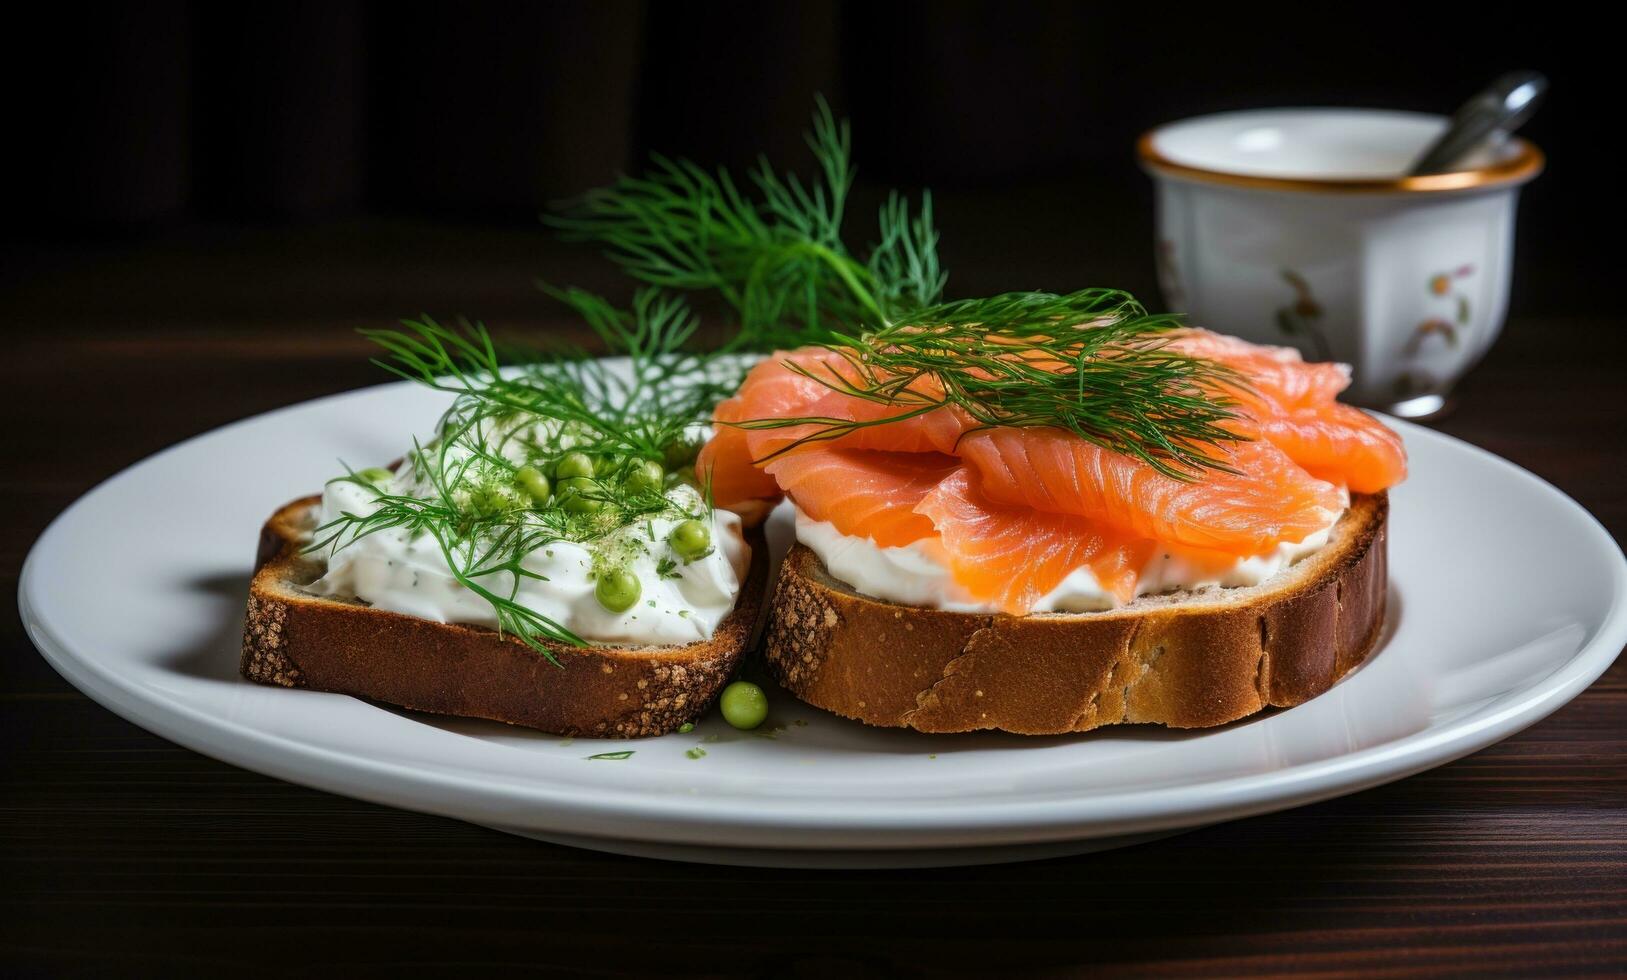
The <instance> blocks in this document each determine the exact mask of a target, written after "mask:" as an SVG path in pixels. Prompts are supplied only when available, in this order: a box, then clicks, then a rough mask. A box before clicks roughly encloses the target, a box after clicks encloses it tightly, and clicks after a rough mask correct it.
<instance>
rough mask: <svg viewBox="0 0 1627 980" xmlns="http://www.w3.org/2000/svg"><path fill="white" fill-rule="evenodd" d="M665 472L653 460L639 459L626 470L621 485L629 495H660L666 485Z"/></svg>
mask: <svg viewBox="0 0 1627 980" xmlns="http://www.w3.org/2000/svg"><path fill="white" fill-rule="evenodd" d="M666 479H667V471H666V470H664V469H662V468H661V464H660V463H657V462H656V461H655V460H653V459H641V460H639V461H637V462H636V463H634V464H633V465H632V467H630V468H629V469H628V470H627V475H626V476H624V477H622V478H621V485H622V486H624V487H626V488H627V490H628V491H629V492H631V493H660V492H661V488H662V486H663V485H664V484H665V483H666Z"/></svg>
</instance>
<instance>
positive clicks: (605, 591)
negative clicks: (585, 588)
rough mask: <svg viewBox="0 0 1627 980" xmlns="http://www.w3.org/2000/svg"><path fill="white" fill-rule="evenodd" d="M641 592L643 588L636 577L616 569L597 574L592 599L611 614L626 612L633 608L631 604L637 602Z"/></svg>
mask: <svg viewBox="0 0 1627 980" xmlns="http://www.w3.org/2000/svg"><path fill="white" fill-rule="evenodd" d="M643 591H644V586H642V585H641V584H639V581H638V576H637V575H634V574H633V573H632V572H629V571H628V570H627V569H625V568H616V569H611V570H610V571H606V572H601V573H599V580H598V581H597V582H596V583H594V586H593V597H594V598H595V599H598V600H599V605H601V606H603V607H605V608H606V609H608V610H610V611H611V612H626V611H627V610H629V609H631V608H633V603H635V602H637V601H638V597H639V595H640V594H642V593H643Z"/></svg>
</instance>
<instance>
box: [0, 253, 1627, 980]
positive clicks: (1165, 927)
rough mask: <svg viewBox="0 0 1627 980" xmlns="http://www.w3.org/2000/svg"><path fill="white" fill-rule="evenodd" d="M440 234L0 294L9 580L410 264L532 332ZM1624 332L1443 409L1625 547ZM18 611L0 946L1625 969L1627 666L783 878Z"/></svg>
mask: <svg viewBox="0 0 1627 980" xmlns="http://www.w3.org/2000/svg"><path fill="white" fill-rule="evenodd" d="M330 239H331V236H330ZM438 240H439V241H441V242H442V246H441V248H442V251H437V252H434V253H433V254H421V253H419V252H410V250H409V252H407V253H404V252H401V251H400V250H399V249H397V248H396V247H395V246H393V245H392V244H391V242H392V241H393V239H392V237H391V236H390V235H389V234H383V235H380V234H377V233H376V232H368V233H365V234H359V235H358V237H357V240H356V241H355V242H350V243H349V244H347V245H344V246H343V247H342V250H343V251H344V253H345V254H346V255H347V256H350V257H351V258H350V264H349V265H347V266H339V267H329V266H328V265H326V264H325V263H323V262H321V261H312V260H310V259H309V258H307V259H306V260H303V261H301V262H299V263H296V265H295V266H292V267H290V266H287V265H286V263H284V264H281V265H279V262H278V259H277V256H281V255H288V254H308V250H306V248H305V246H306V244H308V243H301V242H299V241H292V242H290V241H289V240H288V238H287V236H283V237H281V238H273V239H270V240H268V242H266V243H261V245H259V246H256V247H252V248H244V247H242V246H241V245H240V244H239V245H237V246H234V249H236V251H235V252H234V255H236V259H235V260H233V261H228V260H226V259H218V260H217V259H216V258H212V257H211V256H212V255H213V250H212V247H211V245H210V242H209V240H208V239H207V237H205V238H202V239H199V240H194V241H193V242H192V243H191V244H189V245H187V246H186V247H185V248H182V249H180V250H179V251H178V252H176V253H175V254H159V255H158V256H157V257H156V258H155V257H153V256H152V255H148V256H147V257H146V258H142V259H139V260H137V259H128V258H127V257H125V256H124V253H123V252H120V251H114V252H110V253H108V254H106V255H102V256H92V257H89V258H80V259H76V260H73V261H68V260H62V261H61V262H60V263H59V264H58V265H55V266H52V265H50V264H49V263H45V264H43V265H41V266H40V268H39V269H38V270H36V271H37V272H38V274H37V275H36V276H34V277H33V278H32V279H30V281H29V284H27V285H26V286H24V287H19V288H16V289H13V290H11V291H10V293H9V295H8V296H7V304H6V308H5V314H6V315H5V320H6V322H8V323H9V324H11V325H13V326H17V325H22V326H25V327H29V328H30V329H28V330H27V331H26V332H25V333H24V334H23V336H21V337H20V338H19V339H17V340H15V341H14V342H13V345H12V346H13V350H14V351H16V352H17V355H20V356H17V355H14V357H13V360H12V364H13V366H14V369H13V370H12V371H11V372H9V375H10V376H9V377H8V379H7V384H6V386H5V389H6V390H5V393H4V395H3V396H0V397H3V398H4V400H5V402H6V403H7V409H6V419H7V422H8V424H7V426H6V441H7V444H8V445H7V449H6V460H7V461H6V465H5V467H4V470H3V472H0V506H3V510H4V512H5V513H6V514H7V515H9V520H7V521H6V522H5V525H4V527H3V528H0V576H3V577H4V581H3V583H0V585H3V587H4V589H5V590H6V592H7V594H8V595H15V591H16V578H17V573H18V569H19V567H20V565H21V563H22V559H23V556H24V555H25V553H26V552H27V549H28V548H29V546H30V545H31V544H32V542H33V541H34V539H35V537H36V536H37V535H38V534H39V532H40V531H41V529H43V527H44V526H45V524H46V523H47V522H48V521H49V520H50V519H51V518H52V517H53V516H54V515H55V514H57V513H58V512H59V511H60V510H61V509H62V508H64V507H65V506H67V505H68V504H69V503H70V502H72V501H73V499H74V498H75V497H77V496H78V495H79V494H81V493H82V492H84V491H85V490H86V489H88V488H89V487H90V486H92V485H93V484H94V483H96V482H97V481H99V480H101V479H103V478H105V477H106V476H109V475H111V474H112V473H114V472H116V471H117V470H118V469H120V468H122V467H123V466H125V465H127V464H129V463H131V462H134V461H135V460H137V459H139V458H141V457H143V456H145V455H147V454H149V453H151V452H153V451H155V450H158V449H160V448H162V447H164V446H166V445H168V444H170V443H172V442H174V441H176V440H178V439H181V438H183V437H185V436H189V435H192V434H194V433H197V432H201V431H204V430H206V429H209V428H212V427H214V426H216V425H218V424H220V423H223V422H226V421H229V420H232V419H236V418H240V417H243V416H246V415H250V414H253V413H256V412H260V411H263V410H266V409H270V408H274V407H276V406H280V405H283V404H286V403H289V402H292V401H297V400H300V399H304V398H309V397H313V396H316V395H321V394H325V393H329V392H333V391H339V390H343V389H346V388H350V387H355V386H359V385H363V384H369V383H373V382H374V381H375V380H377V375H376V374H375V372H374V370H373V369H371V368H369V367H368V366H367V365H366V364H365V354H366V347H365V345H364V344H362V343H361V342H360V341H358V340H357V339H356V338H355V337H354V335H353V334H351V333H350V331H349V329H348V328H349V327H352V326H355V325H357V324H358V323H369V322H379V321H378V319H377V318H378V317H379V313H378V312H377V311H378V310H379V309H380V308H386V309H391V310H399V309H400V306H399V305H393V306H391V305H386V304H398V303H399V302H400V297H401V296H410V295H415V293H414V289H418V290H421V291H423V292H425V293H428V294H431V295H436V296H438V297H442V298H443V302H444V307H443V308H444V309H448V310H456V309H459V308H462V309H470V310H478V311H485V312H487V315H488V316H490V317H491V318H492V319H494V320H496V321H498V322H501V323H506V324H508V325H511V326H516V325H517V326H524V325H527V324H528V323H530V324H532V325H535V321H531V320H528V319H527V317H534V316H535V315H536V310H537V307H538V305H539V304H537V302H536V301H535V300H534V299H533V298H532V297H531V296H530V295H529V294H525V293H524V292H523V289H522V290H511V289H510V287H511V286H513V284H514V283H522V284H523V282H524V281H525V277H526V276H527V275H528V274H529V273H530V272H532V271H534V270H535V268H536V264H535V261H536V260H535V256H533V255H531V254H530V253H529V252H528V251H527V250H528V249H530V248H531V246H530V245H529V244H522V245H520V246H514V243H512V242H510V243H507V244H502V243H500V244H498V245H495V246H490V247H489V249H487V250H486V251H482V249H483V248H486V246H483V245H479V244H476V242H477V241H478V242H486V241H488V240H489V236H488V237H487V238H479V239H474V238H471V239H469V240H468V241H464V240H462V239H458V238H456V237H455V236H453V237H452V239H451V241H450V243H448V242H447V238H446V236H445V235H442V236H441V237H440V238H439V239H438ZM358 243H360V244H358ZM256 248H258V249H259V250H258V251H256ZM358 255H360V256H363V258H360V259H358V258H356V256H358ZM234 261H235V264H234ZM1035 261H1036V262H1038V261H1041V259H1040V258H1039V257H1036V258H1035ZM248 268H252V269H254V270H255V271H254V273H253V275H252V276H250V275H249V274H248V273H247V272H245V271H244V270H245V269H248ZM447 269H452V270H454V271H453V272H447V271H446V270H447ZM357 282H361V283H363V284H364V287H358V286H357V285H356V283H357ZM42 283H43V285H42ZM365 284H372V287H376V292H375V293H368V292H367V288H372V287H366V286H365ZM408 302H409V303H410V300H409V301H408ZM175 307H180V308H181V309H182V310H183V311H184V314H185V315H173V314H172V310H173V309H174V308H175ZM412 308H413V307H412V306H408V309H412ZM1624 354H1627V343H1624V341H1623V333H1622V328H1621V324H1620V323H1619V322H1616V321H1613V320H1610V319H1606V318H1602V317H1600V318H1588V317H1581V316H1553V317H1542V318H1539V317H1531V316H1525V317H1518V318H1516V319H1515V320H1514V321H1513V322H1512V323H1511V324H1510V326H1509V328H1508V332H1507V335H1506V337H1505V339H1504V340H1503V342H1502V343H1501V344H1500V345H1499V346H1498V347H1497V348H1496V349H1495V350H1494V351H1493V353H1492V354H1491V356H1490V357H1489V358H1488V360H1487V361H1486V363H1485V364H1484V365H1483V366H1482V367H1481V368H1480V369H1479V370H1478V371H1477V372H1476V373H1475V374H1474V375H1473V376H1472V377H1471V378H1470V379H1469V380H1468V381H1467V382H1466V383H1465V384H1464V385H1463V386H1462V389H1461V402H1460V407H1459V409H1458V411H1457V413H1456V414H1455V415H1453V416H1452V417H1451V418H1449V419H1447V420H1446V421H1444V422H1442V423H1440V428H1442V429H1444V430H1445V431H1448V432H1450V433H1452V434H1453V435H1456V436H1459V437H1461V438H1464V439H1467V440H1468V441H1470V442H1473V443H1475V444H1477V445H1480V446H1483V447H1485V448H1487V449H1489V450H1491V451H1492V452H1495V453H1498V454H1500V455H1502V456H1505V457H1507V458H1509V459H1512V460H1513V461H1515V462H1516V463H1519V464H1520V465H1522V466H1525V467H1528V468H1529V469H1531V470H1532V471H1534V472H1536V473H1538V474H1540V475H1541V476H1543V477H1545V478H1547V479H1549V480H1550V481H1552V482H1553V483H1555V484H1557V485H1558V486H1559V487H1560V488H1561V489H1563V490H1565V491H1566V492H1567V493H1569V494H1571V495H1572V496H1574V497H1575V498H1576V499H1578V500H1579V501H1581V503H1582V504H1583V505H1584V506H1586V507H1587V508H1588V509H1589V510H1590V511H1592V512H1593V513H1594V514H1595V515H1597V516H1598V517H1599V519H1600V520H1601V521H1602V522H1603V523H1604V524H1605V526H1606V527H1608V528H1609V529H1610V531H1611V533H1612V534H1614V535H1616V537H1617V539H1618V540H1620V539H1621V537H1622V534H1623V532H1624V531H1627V482H1624V481H1623V479H1622V473H1623V468H1622V463H1621V460H1622V456H1623V451H1624V450H1627V439H1624V438H1623V433H1624V432H1627V398H1624V395H1627V385H1624V384H1623V381H1624V377H1627V376H1624V374H1623V369H1622V367H1621V365H1622V363H1623V362H1624V361H1623V355H1624ZM252 478H253V475H252V474H245V479H252ZM244 533H245V535H248V537H246V538H245V548H247V547H248V542H249V540H250V539H251V538H252V534H253V529H252V528H246V529H245V530H244ZM1488 533H1495V529H1488ZM245 560H247V552H245ZM1526 573H1528V574H1532V575H1541V574H1543V570H1542V569H1529V570H1526ZM70 587H71V586H70ZM14 608H15V607H14V606H13V607H11V608H10V609H8V611H7V613H6V615H5V617H4V620H3V623H0V629H3V634H0V642H3V644H4V648H3V649H4V658H3V660H0V733H3V738H4V742H3V749H0V882H3V884H0V903H3V907H0V972H10V971H15V970H22V971H29V972H38V973H51V974H57V973H61V972H69V971H79V970H92V971H102V972H109V973H115V974H128V973H135V972H141V973H167V974H173V973H175V972H206V973H226V972H228V971H230V972H233V973H277V972H280V970H281V968H283V967H286V966H287V965H290V964H293V963H310V962H313V961H314V962H317V963H321V964H326V965H328V966H330V967H344V968H345V969H347V971H348V970H349V969H350V968H351V967H353V966H354V967H369V968H372V969H387V968H390V967H406V968H411V967H415V966H416V967H425V966H428V967H433V968H438V969H442V970H446V971H449V972H450V971H453V970H459V969H462V968H465V967H481V966H484V967H508V968H512V967H522V968H535V969H541V968H551V969H552V970H554V971H558V972H563V973H572V974H581V975H593V976H600V975H645V974H654V973H663V974H680V975H685V974H696V973H698V974H708V975H713V974H715V975H724V976H735V975H740V976H781V975H787V976H823V975H841V976H859V977H865V976H890V975H906V976H919V975H927V974H938V973H950V974H988V973H1003V972H1011V971H1015V970H1017V969H1019V968H1022V969H1040V970H1044V971H1046V972H1051V973H1062V972H1071V971H1069V970H1068V969H1067V968H1070V967H1072V968H1079V967H1087V966H1089V967H1095V968H1097V969H1101V970H1103V971H1104V972H1122V973H1144V974H1159V975H1205V976H1207V975H1214V974H1224V973H1241V972H1255V971H1259V972H1273V973H1293V974H1310V973H1360V974H1364V975H1369V976H1372V975H1387V974H1396V973H1403V972H1405V973H1442V974H1464V973H1473V974H1480V975H1491V974H1526V975H1533V974H1555V973H1610V972H1619V971H1622V970H1623V969H1624V968H1627V661H1623V662H1621V663H1618V664H1616V665H1615V667H1613V668H1612V669H1611V670H1610V671H1609V672H1608V673H1607V674H1606V675H1605V676H1604V677H1603V678H1601V679H1600V680H1599V681H1598V682H1597V683H1596V684H1595V685H1594V686H1593V687H1592V688H1591V689H1590V690H1589V691H1587V692H1586V693H1584V694H1583V695H1582V696H1581V697H1579V698H1577V699H1576V700H1575V701H1574V702H1572V703H1571V704H1570V705H1568V706H1566V707H1565V708H1563V709H1561V710H1560V711H1559V712H1558V713H1556V714H1555V715H1554V716H1553V717H1551V718H1549V719H1547V720H1546V721H1543V722H1541V723H1540V724H1538V725H1536V726H1534V727H1533V728H1531V729H1529V730H1527V731H1526V732H1523V733H1521V734H1519V735H1517V736H1515V737H1513V738H1510V739H1508V740H1507V741H1505V742H1503V743H1501V744H1499V745H1496V746H1493V747H1492V748H1489V749H1487V750H1485V751H1483V752H1480V753H1478V754H1476V755H1474V756H1471V757H1469V758H1467V759H1464V760H1462V761H1459V762H1456V763H1454V764H1452V765H1448V766H1444V767H1442V768H1440V769H1437V770H1434V771H1432V772H1429V773H1425V774H1423V775H1420V776H1415V777H1413V778H1411V779H1407V780H1404V781H1402V782H1399V783H1396V784H1393V785H1390V786H1386V787H1382V788H1379V789H1375V790H1370V791H1368V792H1365V793H1360V794H1357V795H1355V796H1350V797H1346V798H1344V799H1340V800H1335V801H1332V802H1328V803H1324V804H1320V805H1317V806H1312V807H1306V808H1303V809H1299V810H1294V811H1291V812H1286V813H1279V814H1275V815H1271V816H1264V817H1257V818H1254V819H1250V820H1243V821H1239V822H1236V823H1231V824H1226V825H1223V826H1219V827H1212V828H1209V829H1205V830H1199V831H1195V832H1192V833H1188V834H1184V835H1182V836H1178V837H1174V838H1170V839H1168V840H1164V841H1161V842H1158V843H1154V844H1147V845H1143V846H1140V847H1135V848H1130V849H1127V850H1122V851H1116V852H1110V853H1105V854H1096V855H1089V856H1082V857H1075V858H1066V859H1058V860H1050V861H1043V862H1034V863H1028V864H1018V865H1006V866H995V867H984V868H962V869H947V870H933V871H910V872H873V873H852V872H811V871H770V870H749V869H736V868H715V867H699V866H689V865H682V864H669V863H661V862H655V861H646V860H638V859H633V858H623V857H613V856H609V855H603V854H596V853H590V852H585V851H576V850H570V849H567V848H563V847H554V846H550V845H546V844H540V843H535V842H532V841H528V840H522V839H518V838H513V837H509V836H505V835H503V834H500V833H497V832H494V831H489V830H484V829H481V828H479V827H474V826H470V825H467V824H463V823H459V822H457V821H454V820H447V819H442V818H439V817H430V816H423V815H419V814H415V813H407V812H404V811H400V810H392V809H388V808H385V807H380V806H374V805H371V804H367V803H360V802H356V801H354V800H350V799H346V798H344V797H339V796H331V795H328V794H325V793H320V792H316V791H314V790H309V789H304V788H301V787H298V786H293V785H289V784H287V783H283V782H279V781H277V780H274V779H269V778H266V777H264V776H259V775H256V774H254V773H250V772H245V771H243V770H240V769H236V768H233V767H231V766H228V765H224V764H222V763H219V762H215V761H213V760H211V759H208V758H206V757H204V756H201V755H198V754H196V753H193V752H190V751H187V750H185V749H181V748H178V747H176V746H174V745H171V744H170V743H168V742H166V741H164V740H163V739H161V738H158V737H156V736H154V735H150V734H148V733H146V732H144V731H142V730H141V729H138V728H136V727H135V726H133V725H130V724H128V723H126V722H124V721H122V720H120V719H118V718H116V717H115V716H114V715H112V714H111V713H109V712H108V711H106V710H104V709H102V708H100V707H98V706H97V705H95V704H94V703H92V702H91V701H90V700H89V699H87V698H85V697H84V696H82V695H80V694H79V693H78V692H76V691H75V690H73V689H72V688H71V687H69V686H68V685H67V684H66V683H65V682H64V681H62V680H61V679H60V678H59V677H57V676H56V674H55V673H53V672H52V671H51V669H50V668H49V667H48V666H47V665H46V664H45V663H44V662H43V660H41V659H40V658H39V656H38V654H37V653H36V652H35V651H34V649H33V647H32V646H31V644H30V643H29V641H28V639H27V638H26V636H25V634H24V633H23V630H22V626H21V624H20V622H19V621H18V618H17V615H16V613H15V612H14V611H13V610H14Z"/></svg>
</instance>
